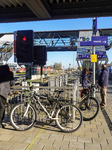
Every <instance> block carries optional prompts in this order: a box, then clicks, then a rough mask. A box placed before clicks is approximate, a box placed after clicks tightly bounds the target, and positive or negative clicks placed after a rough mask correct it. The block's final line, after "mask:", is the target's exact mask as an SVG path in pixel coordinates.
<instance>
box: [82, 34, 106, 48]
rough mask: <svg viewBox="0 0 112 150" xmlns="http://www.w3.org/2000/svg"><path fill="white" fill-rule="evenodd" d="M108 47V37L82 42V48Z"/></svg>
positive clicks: (96, 37)
mask: <svg viewBox="0 0 112 150" xmlns="http://www.w3.org/2000/svg"><path fill="white" fill-rule="evenodd" d="M98 45H99V46H101V45H108V36H92V41H82V42H80V46H98Z"/></svg>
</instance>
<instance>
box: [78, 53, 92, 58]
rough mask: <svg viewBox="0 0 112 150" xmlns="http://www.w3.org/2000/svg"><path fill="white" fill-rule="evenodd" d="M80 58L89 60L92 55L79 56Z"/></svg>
mask: <svg viewBox="0 0 112 150" xmlns="http://www.w3.org/2000/svg"><path fill="white" fill-rule="evenodd" d="M78 58H80V59H88V58H90V55H84V54H83V55H78Z"/></svg>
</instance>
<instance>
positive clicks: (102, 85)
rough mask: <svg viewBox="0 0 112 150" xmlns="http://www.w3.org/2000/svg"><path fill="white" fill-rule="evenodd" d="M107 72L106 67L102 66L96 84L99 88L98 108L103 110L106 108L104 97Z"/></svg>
mask: <svg viewBox="0 0 112 150" xmlns="http://www.w3.org/2000/svg"><path fill="white" fill-rule="evenodd" d="M108 78H109V70H108V68H107V67H106V65H102V70H101V73H100V76H99V80H98V84H99V86H100V95H101V100H102V101H101V103H100V107H101V108H104V107H105V106H106V95H107V86H108Z"/></svg>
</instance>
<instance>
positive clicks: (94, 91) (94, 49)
mask: <svg viewBox="0 0 112 150" xmlns="http://www.w3.org/2000/svg"><path fill="white" fill-rule="evenodd" d="M93 54H94V55H95V46H93ZM93 85H95V62H93ZM93 96H94V97H95V90H94V93H93Z"/></svg>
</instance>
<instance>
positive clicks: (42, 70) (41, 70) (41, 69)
mask: <svg viewBox="0 0 112 150" xmlns="http://www.w3.org/2000/svg"><path fill="white" fill-rule="evenodd" d="M42 75H43V66H41V82H43V77H42Z"/></svg>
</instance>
